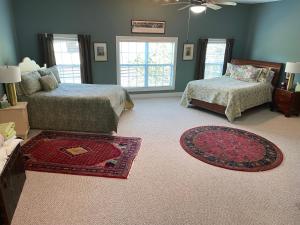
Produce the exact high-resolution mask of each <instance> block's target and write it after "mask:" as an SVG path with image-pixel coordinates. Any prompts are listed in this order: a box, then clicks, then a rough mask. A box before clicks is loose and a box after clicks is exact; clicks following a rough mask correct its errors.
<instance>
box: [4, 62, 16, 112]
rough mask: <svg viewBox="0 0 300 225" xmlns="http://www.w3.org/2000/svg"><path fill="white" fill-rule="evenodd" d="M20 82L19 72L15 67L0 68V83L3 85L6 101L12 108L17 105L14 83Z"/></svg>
mask: <svg viewBox="0 0 300 225" xmlns="http://www.w3.org/2000/svg"><path fill="white" fill-rule="evenodd" d="M20 81H21V71H20V68H19V67H17V66H1V67H0V83H4V84H5V87H6V94H7V96H8V101H9V103H10V104H11V105H12V106H15V105H16V104H17V93H16V86H15V83H18V82H20Z"/></svg>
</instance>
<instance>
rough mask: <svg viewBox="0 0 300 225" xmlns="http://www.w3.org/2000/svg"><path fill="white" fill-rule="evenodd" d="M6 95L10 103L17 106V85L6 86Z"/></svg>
mask: <svg viewBox="0 0 300 225" xmlns="http://www.w3.org/2000/svg"><path fill="white" fill-rule="evenodd" d="M5 88H6V94H7V97H8V102H9V103H10V105H11V106H15V105H17V103H18V100H17V92H16V85H15V84H14V83H11V84H5Z"/></svg>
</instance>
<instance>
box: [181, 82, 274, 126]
mask: <svg viewBox="0 0 300 225" xmlns="http://www.w3.org/2000/svg"><path fill="white" fill-rule="evenodd" d="M272 90H273V87H272V85H271V84H269V83H250V82H245V81H240V80H236V79H232V78H230V77H227V76H223V77H221V78H214V79H207V80H196V81H191V82H189V83H188V85H187V87H186V89H185V91H184V94H183V96H182V99H181V105H182V106H184V107H188V105H189V103H190V101H191V100H192V99H197V100H201V101H205V102H209V103H214V104H218V105H222V106H225V107H226V111H225V115H226V116H227V118H228V120H229V121H230V122H232V121H233V120H234V119H235V118H237V117H240V116H241V113H242V112H243V111H245V110H246V109H250V108H253V107H255V106H258V105H262V104H264V103H267V102H271V101H272Z"/></svg>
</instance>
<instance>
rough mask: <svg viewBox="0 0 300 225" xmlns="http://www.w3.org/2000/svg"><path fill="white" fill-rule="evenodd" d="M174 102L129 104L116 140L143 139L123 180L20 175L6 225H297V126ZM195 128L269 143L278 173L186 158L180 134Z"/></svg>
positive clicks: (269, 116)
mask: <svg viewBox="0 0 300 225" xmlns="http://www.w3.org/2000/svg"><path fill="white" fill-rule="evenodd" d="M178 102H179V99H178V98H162V99H140V100H136V101H135V103H136V107H135V109H134V111H131V112H126V113H125V114H123V116H122V118H121V121H120V124H119V133H118V135H123V136H137V137H142V138H143V143H142V147H141V150H140V152H139V154H138V156H137V158H136V160H135V162H134V164H133V167H132V169H131V172H130V175H129V177H128V179H127V180H119V179H109V178H98V177H84V176H74V175H62V174H48V173H38V172H27V180H26V183H25V187H24V190H23V193H22V196H21V199H20V202H19V205H18V208H17V210H16V213H15V216H14V219H13V222H12V224H13V225H29V224H30V225H103V224H107V225H108V224H109V225H143V224H147V225H148V224H149V225H150V224H151V225H165V224H166V225H167V224H174V225H192V224H193V225H196V224H197V225H202V224H203V225H204V224H205V225H250V224H251V225H252V224H253V225H299V224H300V118H295V117H293V118H289V119H287V118H285V117H284V116H283V115H281V114H279V113H274V112H270V111H269V110H268V109H266V108H261V109H257V110H254V111H251V112H249V113H247V114H246V115H245V116H244V117H242V118H241V119H238V120H237V121H236V122H235V123H233V124H230V123H229V122H227V121H226V119H225V118H223V117H221V116H218V115H215V114H213V113H210V112H205V111H199V110H195V109H186V108H183V107H181V106H179V103H178ZM201 125H225V126H232V127H238V128H241V129H245V130H248V131H251V132H254V133H256V134H258V135H262V136H264V137H265V138H267V139H269V140H271V141H273V142H274V143H276V144H277V145H278V146H279V147H280V148H281V149H282V151H283V152H284V155H285V159H284V161H283V163H282V164H281V166H279V167H278V168H275V169H273V170H270V171H266V172H260V173H246V172H237V171H231V170H225V169H221V168H218V167H214V166H211V165H208V164H205V163H203V162H201V161H198V160H197V159H195V158H193V157H191V156H190V155H188V154H187V153H186V152H185V151H184V150H182V149H181V147H180V145H179V138H180V136H181V134H182V133H183V132H184V131H185V130H187V129H189V128H192V127H195V126H201Z"/></svg>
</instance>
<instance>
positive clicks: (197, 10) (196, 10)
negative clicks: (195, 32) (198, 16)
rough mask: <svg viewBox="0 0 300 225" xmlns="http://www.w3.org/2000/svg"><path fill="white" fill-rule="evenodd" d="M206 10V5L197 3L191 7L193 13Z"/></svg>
mask: <svg viewBox="0 0 300 225" xmlns="http://www.w3.org/2000/svg"><path fill="white" fill-rule="evenodd" d="M205 10H206V7H205V6H201V5H196V6H192V7H191V11H192V12H193V13H202V12H204V11H205Z"/></svg>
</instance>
